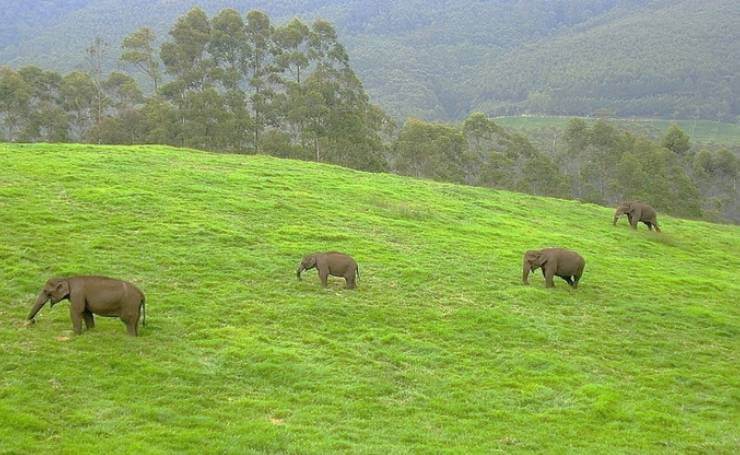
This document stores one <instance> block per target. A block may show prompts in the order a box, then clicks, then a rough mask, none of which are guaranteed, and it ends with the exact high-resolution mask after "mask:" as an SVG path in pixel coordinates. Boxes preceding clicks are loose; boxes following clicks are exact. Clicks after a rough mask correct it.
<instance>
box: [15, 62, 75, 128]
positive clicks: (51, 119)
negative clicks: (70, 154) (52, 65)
mask: <svg viewBox="0 0 740 455" xmlns="http://www.w3.org/2000/svg"><path fill="white" fill-rule="evenodd" d="M18 74H19V75H20V76H21V77H22V78H23V80H24V81H26V84H28V87H29V89H30V94H31V97H30V100H29V108H28V118H27V121H26V123H25V126H24V128H23V131H22V132H21V134H20V137H21V139H22V140H24V141H46V142H64V141H66V140H67V139H68V135H69V118H68V115H67V113H66V112H65V111H64V109H63V106H62V95H61V85H62V76H60V75H59V74H58V73H56V72H54V71H44V70H42V69H41V68H39V67H36V66H26V67H23V68H21V69H20V70H19V71H18Z"/></svg>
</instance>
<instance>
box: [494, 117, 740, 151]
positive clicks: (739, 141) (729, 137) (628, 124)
mask: <svg viewBox="0 0 740 455" xmlns="http://www.w3.org/2000/svg"><path fill="white" fill-rule="evenodd" d="M572 118H573V117H559V116H510V117H496V119H495V121H496V123H497V124H499V125H501V126H503V127H505V128H511V129H515V130H520V131H523V132H525V133H527V134H532V133H538V132H541V131H543V130H548V129H555V130H564V129H565V127H566V126H567V125H568V122H569V121H570V120H571V119H572ZM581 118H582V119H583V120H585V121H586V122H595V121H596V119H595V118H586V117H581ZM609 121H610V122H612V123H614V124H616V125H618V126H619V127H620V128H625V129H627V130H630V131H633V132H635V133H639V134H642V135H645V136H648V137H653V138H660V137H662V136H663V135H665V133H666V131H667V130H668V128H670V126H671V125H672V124H676V125H678V126H679V127H681V129H683V130H684V131H685V132H686V133H687V134H688V135H689V136H690V137H691V142H692V143H702V144H708V143H715V144H720V145H726V146H732V147H734V146H738V145H740V124H737V123H725V122H715V121H711V120H662V119H643V118H639V119H610V120H609Z"/></svg>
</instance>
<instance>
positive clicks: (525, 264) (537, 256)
mask: <svg viewBox="0 0 740 455" xmlns="http://www.w3.org/2000/svg"><path fill="white" fill-rule="evenodd" d="M546 261H547V258H546V257H545V255H544V254H542V252H541V251H537V250H529V251H527V252H526V253H524V259H523V260H522V282H523V283H524V284H529V282H528V281H527V279H528V278H529V272H534V271H535V270H537V268H539V267H542V266H543V265H545V262H546Z"/></svg>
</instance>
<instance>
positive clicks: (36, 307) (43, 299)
mask: <svg viewBox="0 0 740 455" xmlns="http://www.w3.org/2000/svg"><path fill="white" fill-rule="evenodd" d="M47 300H49V296H48V295H47V294H46V293H45V292H44V291H41V293H40V294H39V296H38V298H37V299H36V303H35V304H34V305H33V308H31V312H30V313H28V317H27V318H26V319H27V320H29V321H31V320H33V318H34V317H36V313H38V312H39V310H40V309H41V307H42V306H44V304H45V303H46V301H47Z"/></svg>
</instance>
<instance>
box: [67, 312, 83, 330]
mask: <svg viewBox="0 0 740 455" xmlns="http://www.w3.org/2000/svg"><path fill="white" fill-rule="evenodd" d="M69 318H70V319H71V320H72V330H74V332H75V333H76V334H77V335H79V334H81V333H82V313H80V312H79V311H76V310H75V308H74V307H72V306H70V307H69Z"/></svg>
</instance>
